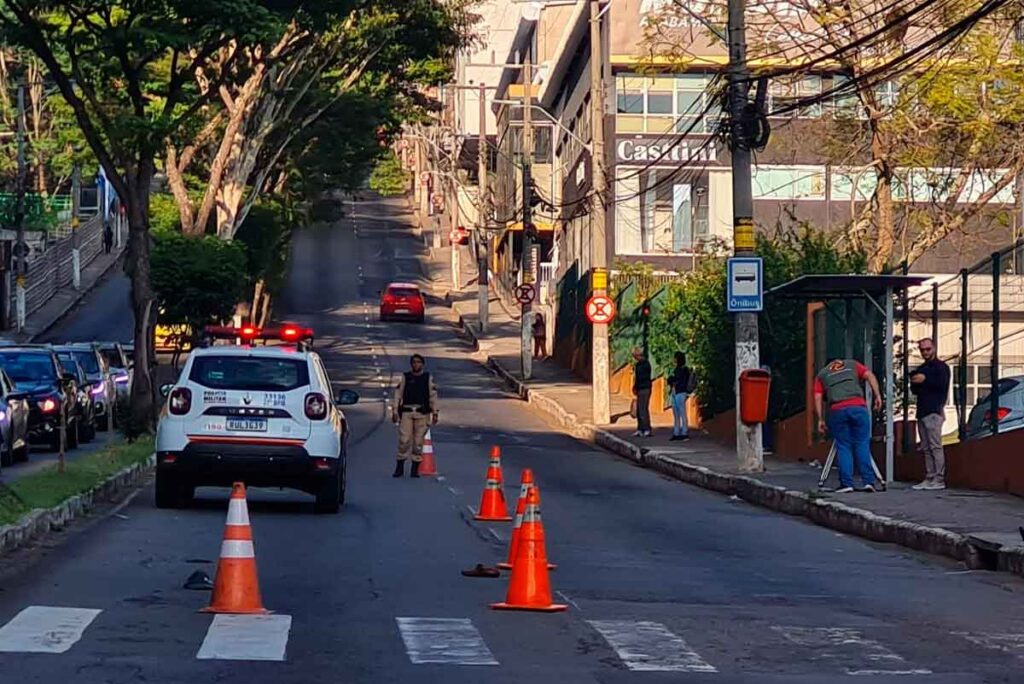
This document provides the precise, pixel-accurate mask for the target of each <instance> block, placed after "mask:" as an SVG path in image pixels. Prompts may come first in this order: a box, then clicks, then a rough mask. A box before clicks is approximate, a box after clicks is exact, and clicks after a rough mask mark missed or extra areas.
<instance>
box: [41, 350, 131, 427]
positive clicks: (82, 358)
mask: <svg viewBox="0 0 1024 684" xmlns="http://www.w3.org/2000/svg"><path fill="white" fill-rule="evenodd" d="M54 351H56V352H57V357H58V358H60V360H61V362H62V363H63V362H64V361H65V360H73V361H77V362H78V364H79V365H81V366H82V370H83V371H84V372H85V384H82V385H79V388H80V389H84V390H87V391H88V392H89V396H90V398H91V401H92V404H93V408H94V412H95V416H96V425H97V426H98V427H99V428H100V429H102V430H106V429H107V413H108V412H109V411H113V410H114V407H115V405H116V403H117V388H116V387H115V384H116V383H115V382H114V378H113V376H112V375H111V373H110V366H109V364H108V363H107V358H106V356H104V355H103V353H102V352H101V351H100V345H99V344H98V343H77V344H63V345H58V346H55V347H54ZM65 365H66V364H65ZM115 413H116V412H115Z"/></svg>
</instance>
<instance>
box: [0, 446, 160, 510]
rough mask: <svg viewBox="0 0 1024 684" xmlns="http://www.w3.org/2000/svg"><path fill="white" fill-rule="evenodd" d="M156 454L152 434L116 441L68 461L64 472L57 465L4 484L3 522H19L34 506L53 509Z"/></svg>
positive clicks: (0, 506)
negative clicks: (125, 440)
mask: <svg viewBox="0 0 1024 684" xmlns="http://www.w3.org/2000/svg"><path fill="white" fill-rule="evenodd" d="M152 453H153V438H152V437H146V438H143V439H139V440H138V441H135V442H132V443H128V442H115V443H114V444H111V445H109V446H107V447H105V448H103V449H102V450H100V451H97V452H95V453H92V454H86V455H85V456H82V457H80V458H76V459H74V460H73V461H68V462H67V463H66V465H65V468H64V472H63V473H61V472H58V470H57V465H56V464H55V465H52V466H48V467H47V468H45V469H43V470H41V471H39V472H38V473H33V474H31V475H26V476H25V477H23V478H21V479H20V480H15V481H14V482H12V483H11V484H9V485H6V484H0V525H9V524H11V523H14V522H17V521H18V520H20V519H21V518H22V517H23V516H24V515H25V514H26V513H28V512H30V511H31V510H32V509H34V508H52V507H53V506H57V505H59V504H61V503H63V502H64V501H67V500H68V499H70V498H71V497H73V496H75V495H76V494H81V493H82V492H87V491H89V490H90V489H92V488H93V487H95V486H96V485H98V484H100V483H101V482H103V481H104V480H106V479H107V478H108V477H110V476H111V475H113V474H114V473H116V472H118V471H119V470H122V469H124V468H127V467H128V466H130V465H134V464H136V463H141V462H142V461H145V460H146V459H147V458H149V456H150V455H151V454H152Z"/></svg>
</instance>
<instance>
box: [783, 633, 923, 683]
mask: <svg viewBox="0 0 1024 684" xmlns="http://www.w3.org/2000/svg"><path fill="white" fill-rule="evenodd" d="M772 629H773V630H775V631H776V632H778V633H779V634H781V635H782V636H784V637H785V638H786V639H787V640H789V641H790V642H792V643H794V644H796V645H798V646H804V647H807V648H811V649H815V650H817V651H818V652H819V657H820V658H822V659H829V660H840V661H850V660H855V661H857V662H858V663H862V664H859V665H857V666H856V667H853V668H847V669H846V673H847V674H850V675H865V676H878V675H926V674H932V671H931V670H927V669H923V668H915V667H912V666H911V665H910V663H908V662H907V661H906V660H905V659H904V658H903V657H902V656H900V655H898V654H897V653H895V652H893V651H892V650H890V649H889V648H888V647H886V646H884V645H882V644H881V643H880V642H878V641H875V640H874V639H868V638H865V636H864V633H863V632H862V631H861V630H859V629H852V628H848V627H783V626H778V625H776V626H773V627H772Z"/></svg>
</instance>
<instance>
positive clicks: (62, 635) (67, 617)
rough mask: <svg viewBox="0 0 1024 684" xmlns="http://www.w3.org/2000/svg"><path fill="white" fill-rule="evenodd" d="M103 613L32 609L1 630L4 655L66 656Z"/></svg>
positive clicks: (79, 609) (48, 608)
mask: <svg viewBox="0 0 1024 684" xmlns="http://www.w3.org/2000/svg"><path fill="white" fill-rule="evenodd" d="M101 612H102V611H100V610H94V609H92V608H58V607H54V606H29V607H28V608H26V609H25V610H23V611H21V612H20V613H18V614H17V615H15V616H14V619H12V620H11V621H10V622H8V623H7V624H6V625H4V626H3V627H0V652H3V653H64V652H65V651H67V650H68V649H69V648H71V647H72V646H74V645H75V643H76V642H77V641H78V640H79V639H81V638H82V634H83V633H84V632H85V630H86V628H87V627H88V626H89V625H90V624H92V621H93V620H95V619H96V616H97V615H99V614H100V613H101Z"/></svg>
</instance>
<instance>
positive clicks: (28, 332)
mask: <svg viewBox="0 0 1024 684" xmlns="http://www.w3.org/2000/svg"><path fill="white" fill-rule="evenodd" d="M123 253H124V251H123V250H121V251H114V252H112V253H110V254H100V255H98V256H97V257H96V258H95V259H93V260H92V262H91V263H90V264H89V265H88V266H86V267H85V268H83V269H82V275H81V287H80V288H79V289H77V290H76V289H74V288H73V287H64V288H61V289H60V290H57V292H56V293H55V294H54V295H53V296H52V297H51V298H50V299H49V301H47V302H46V304H44V305H43V306H41V307H39V308H38V309H36V310H35V311H33V312H32V313H31V314H29V315H28V316H26V317H25V327H24V328H23V329H22V331H21V332H20V333H19V332H15V331H13V330H12V331H9V332H7V333H6V335H3V334H2V333H0V335H3V336H5V337H10V339H13V340H15V341H16V342H32V341H33V340H35V339H36V338H38V337H40V336H41V335H43V334H45V333H46V332H47V331H48V330H50V329H51V328H52V327H53V326H55V325H57V323H59V322H60V321H61V319H63V318H64V317H65V316H66V315H67V314H68V313H70V312H71V310H72V309H74V308H75V307H76V306H77V305H78V304H79V302H81V301H82V300H83V299H85V297H86V295H88V294H89V292H91V291H92V289H93V288H94V287H96V286H97V285H98V284H99V283H101V282H102V281H103V279H104V278H105V277H106V276H107V274H109V273H110V272H111V270H112V269H113V268H115V266H116V265H117V264H119V263H120V262H121V256H122V255H123Z"/></svg>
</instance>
